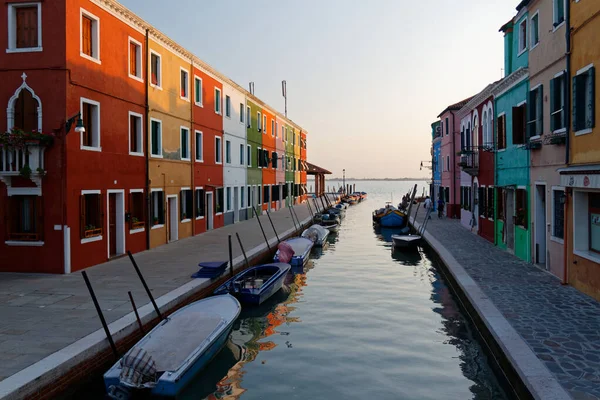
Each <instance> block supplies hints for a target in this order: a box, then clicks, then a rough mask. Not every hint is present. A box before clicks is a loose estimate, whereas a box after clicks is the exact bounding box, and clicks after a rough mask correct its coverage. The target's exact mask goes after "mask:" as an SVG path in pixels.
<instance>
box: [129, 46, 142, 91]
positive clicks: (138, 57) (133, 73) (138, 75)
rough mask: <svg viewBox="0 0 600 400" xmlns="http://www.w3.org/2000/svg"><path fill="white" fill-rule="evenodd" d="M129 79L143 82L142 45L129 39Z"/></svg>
mask: <svg viewBox="0 0 600 400" xmlns="http://www.w3.org/2000/svg"><path fill="white" fill-rule="evenodd" d="M129 77H130V78H134V79H137V80H139V81H142V44H141V43H140V42H138V41H137V40H134V39H132V38H129Z"/></svg>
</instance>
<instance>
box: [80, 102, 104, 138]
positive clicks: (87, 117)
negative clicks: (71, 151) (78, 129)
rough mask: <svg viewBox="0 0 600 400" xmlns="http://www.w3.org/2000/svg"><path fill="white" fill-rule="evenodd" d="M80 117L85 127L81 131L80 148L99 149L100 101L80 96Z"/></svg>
mask: <svg viewBox="0 0 600 400" xmlns="http://www.w3.org/2000/svg"><path fill="white" fill-rule="evenodd" d="M81 118H82V119H83V126H84V128H85V132H82V133H81V148H82V149H86V150H100V103H98V102H97V101H93V100H88V99H84V98H82V99H81Z"/></svg>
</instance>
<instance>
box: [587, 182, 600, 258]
mask: <svg viewBox="0 0 600 400" xmlns="http://www.w3.org/2000/svg"><path fill="white" fill-rule="evenodd" d="M589 201H590V204H589V208H588V217H589V221H590V250H591V251H593V252H596V253H600V194H599V193H590V194H589Z"/></svg>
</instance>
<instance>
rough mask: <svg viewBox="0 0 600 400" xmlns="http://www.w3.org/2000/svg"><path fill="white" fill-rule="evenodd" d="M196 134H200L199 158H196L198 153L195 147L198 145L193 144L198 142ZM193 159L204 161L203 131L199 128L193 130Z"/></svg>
mask: <svg viewBox="0 0 600 400" xmlns="http://www.w3.org/2000/svg"><path fill="white" fill-rule="evenodd" d="M198 134H200V144H201V145H200V150H202V152H201V154H200V158H198V153H197V152H196V148H197V147H198V146H196V145H195V144H196V143H198V138H197V137H198ZM194 139H195V141H194V153H196V154H194V161H196V162H200V163H203V162H204V133H202V131H199V130H195V131H194Z"/></svg>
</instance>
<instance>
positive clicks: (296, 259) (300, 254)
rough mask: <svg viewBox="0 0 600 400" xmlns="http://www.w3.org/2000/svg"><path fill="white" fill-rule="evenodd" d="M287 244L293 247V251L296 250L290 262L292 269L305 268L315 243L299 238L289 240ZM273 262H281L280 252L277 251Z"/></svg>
mask: <svg viewBox="0 0 600 400" xmlns="http://www.w3.org/2000/svg"><path fill="white" fill-rule="evenodd" d="M285 242H286V243H287V244H289V245H290V246H292V249H293V250H294V255H293V256H292V259H291V260H290V264H291V265H292V267H303V266H304V265H305V264H306V263H307V262H308V259H309V256H310V249H312V247H313V245H314V243H313V241H312V240H310V239H306V238H302V237H297V238H292V239H288V240H286V241H285ZM273 260H274V261H275V262H279V250H277V253H275V257H274V258H273Z"/></svg>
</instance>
